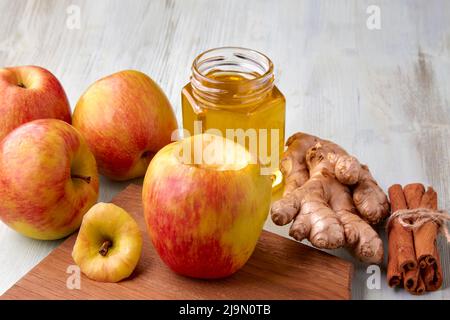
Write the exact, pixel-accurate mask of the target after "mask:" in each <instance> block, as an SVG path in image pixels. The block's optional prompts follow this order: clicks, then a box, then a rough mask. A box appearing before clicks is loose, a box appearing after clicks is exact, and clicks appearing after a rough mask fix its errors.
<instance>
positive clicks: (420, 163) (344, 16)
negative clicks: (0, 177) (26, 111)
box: [0, 0, 450, 299]
mask: <svg viewBox="0 0 450 320" xmlns="http://www.w3.org/2000/svg"><path fill="white" fill-rule="evenodd" d="M371 4H375V5H378V6H379V7H380V9H381V29H380V30H369V29H368V28H367V27H366V20H367V18H368V16H369V15H368V14H367V13H366V9H367V7H368V6H369V5H371ZM71 5H74V6H76V7H70V6H71ZM68 8H69V9H68ZM73 8H75V10H76V8H80V14H81V16H80V17H81V24H80V29H70V28H68V27H67V25H66V21H67V18H68V17H69V15H68V13H67V12H68V11H67V10H69V12H71V11H70V10H71V9H73ZM224 45H233V46H244V47H250V48H254V49H257V50H260V51H262V52H264V53H266V54H268V55H269V56H270V57H271V58H272V60H273V61H274V63H275V67H276V76H277V83H278V86H279V88H280V89H281V91H282V92H283V93H284V94H285V96H286V98H287V108H288V109H287V123H286V129H287V134H292V133H294V132H296V131H300V130H301V131H306V132H310V133H313V134H316V135H319V136H321V137H324V138H329V139H333V140H335V141H336V142H339V143H340V144H341V145H343V146H344V147H345V148H347V149H348V151H350V152H351V153H354V154H355V155H358V156H359V157H360V159H361V160H362V161H364V162H366V163H368V164H369V165H370V167H371V169H372V172H373V173H374V175H375V176H376V177H377V178H378V181H379V182H380V184H381V186H382V187H383V188H384V189H387V187H388V186H389V185H390V184H392V183H396V182H398V183H408V182H414V181H422V182H425V183H429V184H432V185H433V186H435V188H436V189H437V190H438V192H439V196H440V199H439V200H440V205H441V207H442V208H450V194H449V191H450V187H449V185H450V149H449V147H450V142H449V141H450V112H449V111H450V105H449V102H450V85H449V81H450V59H449V57H450V2H449V1H445V0H442V1H429V0H423V1H418V0H417V1H406V0H404V1H381V0H371V1H365V0H364V1H356V0H355V1H337V0H336V1H331V0H330V1H316V0H309V1H295V0H291V1H289V0H281V1H263V0H253V1H240V0H233V1H221V0H213V1H202V0H178V1H175V0H167V1H107V0H101V1H99V0H96V1H80V0H64V1H63V0H59V1H56V0H41V1H26V0H14V1H13V0H0V66H14V65H26V64H36V65H40V66H43V67H46V68H48V69H49V70H51V71H52V72H54V73H55V74H56V75H57V76H58V78H59V79H60V80H61V82H62V84H63V85H64V87H65V89H66V92H67V94H68V96H69V99H70V102H71V105H72V106H74V105H75V103H76V101H77V99H78V98H79V96H80V95H81V94H82V92H83V91H84V90H85V89H86V88H87V86H88V85H89V84H90V83H92V82H93V81H95V80H97V79H98V78H100V77H102V76H105V75H108V74H110V73H113V72H116V71H119V70H121V69H129V68H134V69H138V70H141V71H143V72H145V73H147V74H149V75H150V76H151V77H152V78H153V79H154V80H156V81H157V82H158V83H159V84H160V85H161V87H162V88H163V89H164V90H165V92H166V93H167V95H168V97H169V99H170V101H171V102H172V104H173V106H174V108H175V110H176V113H177V117H178V120H179V121H180V123H181V108H180V90H181V88H182V86H183V85H184V84H185V83H186V82H187V81H188V79H189V75H190V64H191V62H192V60H193V58H194V57H195V56H196V55H197V54H198V53H200V52H202V51H204V50H206V49H208V48H212V47H217V46H224ZM126 184H127V183H112V182H110V181H108V180H106V179H102V183H101V197H100V199H101V200H102V201H108V200H110V199H111V198H112V197H113V196H114V194H116V193H117V192H118V191H120V190H121V189H123V188H124V187H125V186H126ZM0 201H1V200H0ZM266 228H267V229H269V230H271V231H274V232H277V233H280V234H282V235H284V236H287V228H280V227H276V226H274V225H273V224H272V223H271V222H270V221H268V222H267V223H266ZM57 244H58V242H42V241H34V240H30V239H26V238H24V237H22V236H20V235H18V234H16V233H14V232H13V231H11V230H10V229H8V228H7V227H6V226H5V225H3V224H0V294H1V293H2V292H4V291H5V290H7V289H8V288H9V287H10V286H11V285H12V284H13V283H14V282H15V281H17V280H18V279H19V278H20V277H21V276H23V275H24V274H25V273H26V272H27V271H28V270H30V268H32V267H33V266H34V265H35V264H37V263H38V262H39V261H40V260H41V259H42V258H43V257H45V256H46V255H47V254H48V253H49V252H50V251H51V250H52V249H53V248H54V247H55V246H56V245H57ZM440 246H441V248H442V261H443V266H444V268H445V270H444V273H445V282H444V289H443V290H440V291H438V292H435V293H432V294H426V295H425V296H422V297H412V296H410V295H409V294H406V293H404V292H403V291H394V290H393V289H390V288H388V287H387V286H386V279H385V273H384V272H383V276H382V280H381V289H380V290H377V289H373V290H371V289H368V288H367V286H366V280H367V278H368V274H366V269H365V267H364V266H362V265H360V264H358V263H356V265H355V268H356V272H355V278H354V281H353V297H354V298H356V299H363V298H365V299H427V298H435V299H442V298H444V299H449V298H450V288H449V283H450V270H449V266H450V250H449V249H448V247H447V245H446V244H444V242H443V241H440ZM334 253H335V254H338V255H340V256H342V257H344V258H346V259H351V257H349V256H348V254H347V253H346V252H345V251H344V250H338V251H336V252H334Z"/></svg>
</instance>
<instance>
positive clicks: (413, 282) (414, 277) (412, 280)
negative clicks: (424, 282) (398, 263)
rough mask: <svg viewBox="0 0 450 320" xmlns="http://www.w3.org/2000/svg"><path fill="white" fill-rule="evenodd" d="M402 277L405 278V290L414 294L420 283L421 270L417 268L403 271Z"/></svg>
mask: <svg viewBox="0 0 450 320" xmlns="http://www.w3.org/2000/svg"><path fill="white" fill-rule="evenodd" d="M402 276H403V278H404V280H403V282H404V286H405V289H406V290H408V291H409V292H411V293H414V292H415V291H416V288H417V285H418V283H419V278H420V269H419V268H417V267H416V268H414V269H411V270H408V271H403V272H402Z"/></svg>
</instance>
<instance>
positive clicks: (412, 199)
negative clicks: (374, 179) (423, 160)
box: [403, 183, 425, 295]
mask: <svg viewBox="0 0 450 320" xmlns="http://www.w3.org/2000/svg"><path fill="white" fill-rule="evenodd" d="M424 192H425V188H424V186H423V185H422V184H421V183H412V184H408V185H406V186H405V187H404V188H403V193H404V194H405V199H406V203H407V205H408V209H417V208H420V205H421V203H422V198H423V195H424ZM410 222H414V221H410ZM412 233H413V239H414V241H413V245H414V251H415V248H416V247H417V246H421V243H418V241H417V239H416V238H415V237H414V232H412ZM416 259H417V253H416ZM408 275H409V276H411V279H408V280H410V281H411V282H413V283H415V287H410V288H409V287H407V286H405V288H406V289H407V290H408V291H409V292H410V293H412V294H416V295H418V294H423V293H424V292H425V283H424V281H423V278H422V275H421V273H420V267H419V265H418V263H416V266H415V268H414V269H413V270H411V271H410V272H409V273H405V281H406V277H407V276H408Z"/></svg>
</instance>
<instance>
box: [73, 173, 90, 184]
mask: <svg viewBox="0 0 450 320" xmlns="http://www.w3.org/2000/svg"><path fill="white" fill-rule="evenodd" d="M72 179H81V180H84V181H86V182H87V183H90V182H91V177H85V176H80V175H77V174H73V175H72Z"/></svg>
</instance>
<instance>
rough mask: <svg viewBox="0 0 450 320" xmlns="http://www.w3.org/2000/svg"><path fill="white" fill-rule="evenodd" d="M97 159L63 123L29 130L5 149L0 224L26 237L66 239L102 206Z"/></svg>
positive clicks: (0, 151) (1, 148) (0, 157)
mask: <svg viewBox="0 0 450 320" xmlns="http://www.w3.org/2000/svg"><path fill="white" fill-rule="evenodd" d="M97 196H98V174H97V167H96V164H95V159H94V156H93V155H92V153H91V152H90V151H89V148H88V146H87V144H86V142H85V141H84V139H83V137H82V136H81V134H80V133H79V132H78V131H77V130H75V129H74V128H73V127H72V126H71V125H69V124H67V123H66V122H64V121H61V120H55V119H41V120H34V121H31V122H28V123H26V124H23V125H22V126H20V127H18V128H17V129H15V130H13V131H12V132H11V133H9V134H8V135H7V136H6V137H5V138H4V139H3V140H2V142H1V143H0V199H1V200H0V219H1V220H2V221H3V222H4V223H6V224H7V225H8V226H10V227H11V228H12V229H14V230H16V231H17V232H20V233H21V234H23V235H25V236H28V237H31V238H35V239H43V240H53V239H59V238H63V237H65V236H67V235H69V234H71V233H72V232H74V231H75V230H76V229H78V227H79V226H80V224H81V220H82V218H83V215H84V214H85V213H86V212H87V211H88V210H89V208H90V207H91V206H92V205H93V204H94V203H95V202H96V201H97Z"/></svg>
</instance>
